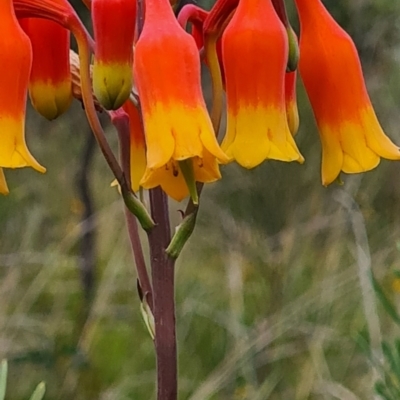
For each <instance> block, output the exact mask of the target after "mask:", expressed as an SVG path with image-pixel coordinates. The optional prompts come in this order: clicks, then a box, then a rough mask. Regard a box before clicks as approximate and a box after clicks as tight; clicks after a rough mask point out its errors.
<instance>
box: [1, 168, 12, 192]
mask: <svg viewBox="0 0 400 400" xmlns="http://www.w3.org/2000/svg"><path fill="white" fill-rule="evenodd" d="M9 193H10V191H9V190H8V186H7V181H6V177H5V176H4V171H3V168H0V194H2V195H7V194H9Z"/></svg>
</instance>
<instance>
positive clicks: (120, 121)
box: [109, 108, 153, 311]
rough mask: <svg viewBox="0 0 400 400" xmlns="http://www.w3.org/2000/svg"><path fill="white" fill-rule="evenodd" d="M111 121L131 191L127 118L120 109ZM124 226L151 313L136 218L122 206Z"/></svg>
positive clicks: (147, 282)
mask: <svg viewBox="0 0 400 400" xmlns="http://www.w3.org/2000/svg"><path fill="white" fill-rule="evenodd" d="M109 114H110V117H111V121H112V123H113V125H114V126H115V128H116V129H117V132H118V138H119V147H120V162H121V166H122V171H123V173H124V176H125V178H126V182H127V186H128V188H129V190H130V189H131V169H130V128H129V116H128V114H127V113H126V112H125V111H124V110H123V109H122V108H120V109H119V110H117V111H110V112H109ZM124 210H125V219H126V226H127V228H128V234H129V239H130V242H131V248H132V251H133V257H134V259H135V264H136V271H137V276H138V279H139V285H140V289H141V291H142V294H143V296H144V297H145V299H146V301H147V303H148V304H149V307H150V309H151V310H152V311H153V294H152V288H151V283H150V278H149V274H148V273H147V268H146V262H145V260H144V256H143V249H142V245H141V242H140V236H139V229H138V224H137V220H136V217H135V216H134V215H133V214H132V213H131V212H130V211H129V210H128V208H127V207H125V206H124Z"/></svg>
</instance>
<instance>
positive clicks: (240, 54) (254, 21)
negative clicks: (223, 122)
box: [222, 0, 304, 168]
mask: <svg viewBox="0 0 400 400" xmlns="http://www.w3.org/2000/svg"><path fill="white" fill-rule="evenodd" d="M222 57H223V64H224V69H225V79H226V83H225V85H226V97H227V109H228V110H227V112H228V119H227V133H226V136H225V138H224V141H223V143H222V149H223V150H225V151H226V153H227V154H228V156H230V157H231V158H232V159H235V160H236V161H237V162H238V163H239V164H240V165H242V166H243V167H245V168H253V167H255V166H257V165H258V164H260V163H261V162H262V161H264V160H266V159H276V160H282V161H295V160H296V161H299V162H303V161H304V159H303V157H302V155H301V154H300V152H299V150H298V149H297V146H296V144H295V142H294V140H293V137H292V135H291V134H290V131H289V127H288V122H287V119H286V109H285V87H284V84H285V83H284V79H285V69H286V65H287V60H288V39H287V35H286V31H285V29H284V27H283V25H282V23H281V21H280V20H279V18H278V16H277V14H276V12H275V10H274V8H273V6H272V3H271V0H241V1H240V3H239V5H238V8H237V10H236V12H235V14H234V16H233V18H232V20H231V22H230V23H229V25H228V26H227V28H226V30H225V32H224V34H223V36H222Z"/></svg>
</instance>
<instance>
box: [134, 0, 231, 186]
mask: <svg viewBox="0 0 400 400" xmlns="http://www.w3.org/2000/svg"><path fill="white" fill-rule="evenodd" d="M134 74H135V80H136V83H137V88H138V92H139V95H140V100H141V106H142V112H143V122H144V128H145V136H146V145H147V171H146V174H145V176H144V178H143V179H142V182H141V184H142V185H143V186H144V187H150V186H151V187H154V186H157V185H161V184H162V181H163V179H164V178H163V176H161V175H162V173H161V171H162V168H164V169H165V170H167V169H169V170H173V171H174V174H173V175H176V176H180V175H183V176H184V178H185V169H186V167H187V169H188V170H191V173H192V175H193V178H194V179H195V180H196V181H200V182H210V181H214V180H216V179H219V178H220V173H219V168H218V163H217V159H218V160H219V161H221V162H227V161H228V159H227V157H226V155H225V154H224V153H223V152H222V150H221V149H220V147H219V145H218V142H217V140H216V138H215V134H214V132H213V128H212V124H211V120H210V118H209V116H208V113H207V109H206V105H205V102H204V99H203V96H202V91H201V82H200V59H199V54H198V51H197V47H196V43H195V41H194V39H193V38H192V37H191V36H190V35H189V34H187V33H186V32H185V31H184V30H183V29H182V28H181V27H180V25H179V23H178V22H177V20H176V18H175V16H174V14H173V12H172V9H171V7H170V5H169V3H168V1H167V0H150V1H148V3H147V4H146V17H145V22H144V27H143V31H142V33H141V36H140V38H139V40H138V42H137V44H136V50H135V62H134ZM165 77H168V79H165ZM183 167H185V168H184V169H183ZM175 181H176V182H177V180H175ZM185 181H186V182H187V176H186V178H185ZM187 183H188V182H187ZM188 185H189V183H188Z"/></svg>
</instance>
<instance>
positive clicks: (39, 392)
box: [29, 382, 46, 400]
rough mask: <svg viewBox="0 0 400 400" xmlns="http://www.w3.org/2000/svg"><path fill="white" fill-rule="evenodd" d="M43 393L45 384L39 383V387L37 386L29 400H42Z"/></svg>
mask: <svg viewBox="0 0 400 400" xmlns="http://www.w3.org/2000/svg"><path fill="white" fill-rule="evenodd" d="M45 392H46V384H45V383H44V382H40V383H39V385H37V387H36V389H35V391H34V392H33V393H32V396H31V397H30V399H29V400H42V399H43V396H44V394H45Z"/></svg>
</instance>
